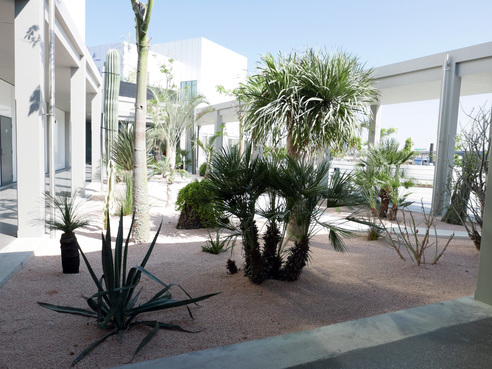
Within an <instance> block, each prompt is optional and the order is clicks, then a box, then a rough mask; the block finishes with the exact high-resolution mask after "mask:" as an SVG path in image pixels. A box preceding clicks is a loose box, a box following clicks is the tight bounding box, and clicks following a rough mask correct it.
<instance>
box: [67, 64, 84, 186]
mask: <svg viewBox="0 0 492 369" xmlns="http://www.w3.org/2000/svg"><path fill="white" fill-rule="evenodd" d="M85 83H86V81H85V58H82V59H81V60H80V65H79V67H78V68H72V75H71V77H70V157H71V160H70V161H71V166H72V188H71V189H72V192H74V191H81V192H80V193H81V195H83V194H84V193H85V192H84V189H85V117H86V112H85V100H86V94H85Z"/></svg>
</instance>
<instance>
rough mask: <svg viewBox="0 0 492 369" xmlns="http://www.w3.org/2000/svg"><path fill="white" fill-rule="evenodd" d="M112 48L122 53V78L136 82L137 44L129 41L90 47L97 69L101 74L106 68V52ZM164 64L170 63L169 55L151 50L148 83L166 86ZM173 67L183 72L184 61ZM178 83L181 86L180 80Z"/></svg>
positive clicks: (176, 62) (178, 71)
mask: <svg viewBox="0 0 492 369" xmlns="http://www.w3.org/2000/svg"><path fill="white" fill-rule="evenodd" d="M110 49H116V50H118V52H119V53H120V74H121V79H122V80H123V81H127V82H133V83H135V79H136V75H137V62H138V53H137V46H136V45H135V44H132V43H129V42H127V41H121V42H116V43H112V44H105V45H98V46H91V47H89V52H90V53H91V55H92V57H93V59H94V62H95V63H96V66H97V69H98V70H99V73H101V75H102V73H103V70H104V63H105V62H106V54H107V53H108V51H109V50H110ZM163 64H166V65H167V64H169V58H168V57H166V56H164V55H160V54H158V53H156V52H154V51H150V52H149V58H148V63H147V69H148V74H147V76H148V78H149V81H148V83H149V85H150V86H160V87H165V86H166V82H167V80H166V77H165V75H164V74H163V73H162V72H161V66H162V65H163ZM173 68H174V70H175V71H176V72H177V73H178V74H181V72H180V70H181V68H182V63H180V62H179V61H175V62H174V63H173ZM175 80H176V77H175ZM177 84H178V86H179V82H178V83H177Z"/></svg>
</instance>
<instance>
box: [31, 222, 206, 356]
mask: <svg viewBox="0 0 492 369" xmlns="http://www.w3.org/2000/svg"><path fill="white" fill-rule="evenodd" d="M133 221H134V218H132V224H131V226H130V231H129V233H128V236H127V238H126V241H124V240H123V215H121V216H120V223H119V227H118V234H117V236H116V243H115V248H114V254H113V252H112V249H111V232H110V227H109V219H108V230H107V232H106V237H104V236H102V254H101V258H102V269H103V275H102V276H101V277H100V278H97V277H96V274H95V273H94V270H93V268H92V267H91V265H90V263H89V261H88V260H87V257H86V256H85V254H84V253H83V251H82V249H80V252H81V254H82V257H83V259H84V261H85V264H86V265H87V269H88V270H89V273H90V275H91V277H92V280H93V281H94V283H95V284H96V287H97V292H96V293H95V294H93V295H92V296H91V297H89V298H87V304H88V305H89V307H90V310H89V309H82V308H78V307H71V306H60V305H51V304H47V303H43V302H38V304H39V305H41V306H42V307H45V308H47V309H51V310H53V311H56V312H59V313H67V314H75V315H82V316H87V317H92V318H95V319H97V321H98V323H99V324H98V327H99V328H101V329H107V330H109V331H110V332H109V333H108V334H107V335H105V336H103V337H102V338H100V339H98V340H96V341H95V342H93V343H92V344H91V345H90V346H89V347H87V348H86V349H85V350H84V351H82V353H80V354H79V355H78V356H77V357H76V358H75V360H74V361H73V362H72V366H73V365H75V364H77V363H78V362H79V361H80V360H82V359H83V358H84V357H85V356H86V355H87V354H88V353H89V352H91V351H92V350H93V349H94V348H96V347H97V346H98V345H100V344H101V343H102V342H104V341H105V340H106V339H107V338H108V337H111V336H113V335H115V334H118V335H119V336H120V338H122V337H123V332H124V331H125V330H127V329H129V328H131V327H132V326H135V325H144V326H149V327H152V330H151V331H150V332H149V333H148V334H147V336H145V337H144V339H143V340H142V341H141V342H140V344H139V346H138V347H137V349H136V351H135V353H134V355H133V356H135V355H136V354H137V353H138V352H139V351H140V350H141V349H142V348H143V347H144V346H145V345H146V344H147V343H148V342H149V341H150V340H151V339H152V338H153V337H154V336H155V335H156V334H157V332H158V331H159V329H171V330H178V331H183V332H187V331H186V330H185V329H183V328H181V327H180V326H178V325H176V324H171V323H164V322H160V321H157V320H151V321H149V320H136V318H137V317H138V316H139V315H141V314H144V313H147V312H152V311H159V310H165V309H170V308H174V307H179V306H186V307H187V309H188V313H189V314H190V317H191V318H193V316H192V314H191V311H190V309H189V308H188V306H187V305H189V304H196V303H197V302H199V301H202V300H205V299H208V298H210V297H212V296H214V295H216V293H212V294H208V295H204V296H200V297H196V298H192V297H191V296H190V295H189V294H188V293H187V292H186V291H185V290H184V289H183V288H181V287H180V286H179V285H178V284H175V283H171V284H166V283H164V282H162V281H161V280H160V279H159V278H157V277H156V276H155V275H153V274H152V273H150V272H149V271H147V269H145V265H146V264H147V262H148V260H149V258H150V255H151V253H152V250H153V249H154V246H155V244H156V241H157V237H158V235H159V232H160V229H161V226H162V223H161V226H159V229H158V230H157V233H156V235H155V237H154V239H153V241H152V243H151V244H150V246H149V249H148V251H147V253H146V255H145V257H144V258H143V260H142V262H141V263H140V265H138V266H133V267H131V268H128V265H127V257H128V243H129V239H130V235H131V232H132V228H133ZM127 271H128V273H127ZM142 274H144V275H146V276H147V277H149V278H150V279H152V280H153V281H155V282H157V283H158V284H160V285H161V286H162V287H161V289H160V290H159V291H158V292H157V293H156V294H155V295H154V296H153V297H152V298H151V299H150V300H148V301H146V302H144V303H142V304H137V302H138V297H139V294H140V292H136V290H137V287H138V283H139V281H140V277H141V275H142ZM172 287H178V288H180V289H181V290H182V291H183V292H184V293H185V294H186V296H187V297H188V298H187V299H185V300H176V299H173V298H172V295H171V292H170V290H171V288H172Z"/></svg>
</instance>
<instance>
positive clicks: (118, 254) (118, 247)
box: [114, 210, 123, 289]
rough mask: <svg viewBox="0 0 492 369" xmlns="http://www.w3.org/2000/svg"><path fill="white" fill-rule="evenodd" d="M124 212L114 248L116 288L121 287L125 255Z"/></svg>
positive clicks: (121, 215) (121, 214)
mask: <svg viewBox="0 0 492 369" xmlns="http://www.w3.org/2000/svg"><path fill="white" fill-rule="evenodd" d="M122 219H123V210H122V211H121V213H120V222H119V225H118V234H117V235H116V243H115V247H114V278H115V280H114V283H115V284H114V288H115V289H116V288H119V287H120V286H121V279H120V278H121V264H122V260H121V258H122V256H123V255H122V254H123V222H122Z"/></svg>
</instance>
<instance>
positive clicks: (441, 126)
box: [431, 54, 461, 214]
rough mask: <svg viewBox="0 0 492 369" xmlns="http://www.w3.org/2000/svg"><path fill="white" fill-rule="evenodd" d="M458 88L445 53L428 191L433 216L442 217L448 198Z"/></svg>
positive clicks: (448, 58)
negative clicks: (432, 164) (434, 165)
mask: <svg viewBox="0 0 492 369" xmlns="http://www.w3.org/2000/svg"><path fill="white" fill-rule="evenodd" d="M460 88H461V78H460V77H458V76H457V73H456V63H455V62H454V61H453V60H452V59H451V58H450V56H449V54H448V55H446V59H445V60H444V64H443V76H442V88H441V101H440V103H439V123H438V129H437V149H436V152H437V157H436V170H435V171H434V188H433V191H432V207H431V211H432V212H436V213H437V214H442V212H443V210H444V208H445V207H446V206H447V205H448V204H449V199H450V192H451V189H450V184H451V178H452V175H453V164H454V152H455V138H456V127H457V125H458V109H459V102H460Z"/></svg>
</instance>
